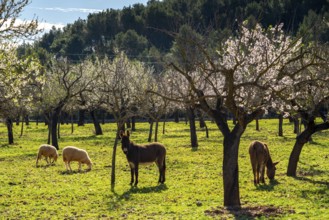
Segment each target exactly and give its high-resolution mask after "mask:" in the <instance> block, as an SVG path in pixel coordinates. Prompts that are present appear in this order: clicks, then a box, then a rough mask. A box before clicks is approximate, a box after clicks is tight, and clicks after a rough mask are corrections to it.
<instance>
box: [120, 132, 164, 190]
mask: <svg viewBox="0 0 329 220" xmlns="http://www.w3.org/2000/svg"><path fill="white" fill-rule="evenodd" d="M120 137H121V143H122V151H123V153H124V154H126V156H127V160H128V163H129V166H130V172H131V182H130V185H132V184H133V183H134V175H135V184H134V185H135V186H137V184H138V165H139V164H148V163H152V162H155V163H156V165H157V166H158V168H159V173H160V176H159V183H164V182H165V171H166V148H165V147H164V146H163V145H162V144H160V143H151V144H147V145H137V144H134V143H133V142H131V141H130V140H129V131H127V134H125V133H124V131H121V132H120Z"/></svg>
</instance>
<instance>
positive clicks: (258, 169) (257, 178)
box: [256, 164, 261, 184]
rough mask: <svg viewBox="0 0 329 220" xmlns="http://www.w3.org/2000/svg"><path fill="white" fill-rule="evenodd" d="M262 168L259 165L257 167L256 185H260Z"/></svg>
mask: <svg viewBox="0 0 329 220" xmlns="http://www.w3.org/2000/svg"><path fill="white" fill-rule="evenodd" d="M260 169H261V167H260V166H259V164H257V165H256V184H259V173H260Z"/></svg>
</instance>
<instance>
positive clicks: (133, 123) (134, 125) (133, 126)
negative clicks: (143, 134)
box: [131, 116, 136, 131]
mask: <svg viewBox="0 0 329 220" xmlns="http://www.w3.org/2000/svg"><path fill="white" fill-rule="evenodd" d="M131 130H132V131H136V117H135V116H133V117H132V118H131Z"/></svg>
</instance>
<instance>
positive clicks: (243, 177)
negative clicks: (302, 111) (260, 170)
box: [0, 120, 329, 219]
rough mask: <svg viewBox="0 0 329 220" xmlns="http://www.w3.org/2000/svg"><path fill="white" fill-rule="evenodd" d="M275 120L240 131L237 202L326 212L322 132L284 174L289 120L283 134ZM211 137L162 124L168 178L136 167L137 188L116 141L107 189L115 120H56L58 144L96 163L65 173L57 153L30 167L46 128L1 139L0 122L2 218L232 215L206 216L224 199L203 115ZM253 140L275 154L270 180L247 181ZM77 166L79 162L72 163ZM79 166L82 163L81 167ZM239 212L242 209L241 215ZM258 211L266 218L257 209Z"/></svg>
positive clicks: (216, 147) (218, 146) (143, 130)
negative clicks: (78, 123)
mask: <svg viewBox="0 0 329 220" xmlns="http://www.w3.org/2000/svg"><path fill="white" fill-rule="evenodd" d="M277 126H278V120H260V129H261V130H260V131H255V124H254V123H252V124H250V125H249V127H248V128H247V131H246V132H245V134H244V135H243V137H242V140H241V144H240V152H239V169H240V170H239V181H240V183H239V184H240V195H241V202H242V206H243V207H258V206H269V207H275V208H280V209H282V210H283V213H282V214H281V215H279V216H270V217H271V218H273V219H275V218H276V219H328V217H329V211H328V210H329V191H328V186H329V175H328V174H329V163H328V157H329V149H328V147H327V146H328V145H329V139H328V138H327V137H328V131H325V132H321V133H319V134H316V135H314V137H313V140H314V143H312V144H307V145H305V146H304V149H303V151H302V154H301V157H300V162H299V164H298V171H297V172H298V176H299V177H298V178H292V177H287V176H286V175H285V172H286V169H287V164H288V159H289V155H290V152H291V150H292V146H293V144H294V141H295V134H293V133H292V130H293V128H292V124H290V123H289V122H288V121H287V120H286V121H284V137H278V136H277ZM208 127H209V129H210V137H209V139H207V138H206V137H205V132H204V131H203V130H201V129H199V130H198V140H199V148H198V150H192V149H191V148H190V139H189V130H188V125H186V124H185V123H183V122H181V123H179V124H176V123H172V122H171V123H167V124H166V133H165V134H164V135H162V134H160V135H159V141H160V142H162V143H164V145H165V146H166V148H167V172H166V177H167V180H166V184H164V185H157V180H158V171H157V169H156V166H155V165H149V166H141V167H140V170H139V171H140V172H139V173H140V175H139V184H138V188H131V187H130V185H129V182H130V171H129V167H128V163H127V161H126V158H125V155H124V154H123V153H122V151H121V146H118V151H117V167H116V178H117V179H116V186H115V190H114V191H111V187H110V171H111V166H110V165H111V155H112V148H113V143H114V133H115V132H114V130H115V127H114V125H113V124H106V125H103V131H104V135H102V136H95V135H93V126H92V125H90V124H87V125H85V126H84V127H75V131H74V133H73V134H71V131H70V126H69V125H62V126H61V129H62V130H61V138H60V140H59V143H60V148H61V149H62V148H63V147H65V146H67V145H74V146H77V147H80V148H84V149H86V150H87V151H88V153H89V156H90V158H91V159H92V161H93V163H94V166H93V170H92V171H91V172H80V173H79V172H73V173H67V172H65V165H64V163H63V161H62V158H61V150H60V151H59V153H60V157H59V159H58V161H57V163H56V164H55V165H54V166H46V162H45V160H42V161H39V165H41V166H40V167H38V168H36V167H35V160H36V154H37V150H38V147H39V146H40V144H43V143H45V142H46V139H47V130H46V129H45V128H46V127H45V126H44V125H43V124H39V125H38V126H36V125H35V123H31V125H30V126H29V127H27V128H25V131H24V135H23V136H22V137H21V138H19V132H20V126H15V128H14V129H15V130H14V131H15V144H14V145H7V144H6V143H7V135H6V129H5V127H4V125H1V126H0V216H1V217H0V219H211V218H213V217H214V218H216V219H221V218H224V219H227V218H228V219H230V218H234V216H233V215H232V214H229V213H228V214H224V215H217V216H213V217H212V216H209V215H206V214H205V212H206V211H207V210H212V209H216V207H218V206H222V205H223V184H222V169H221V167H222V159H223V157H222V154H223V153H222V151H223V148H222V140H223V138H222V135H221V134H220V132H219V131H218V129H217V128H216V126H215V124H213V123H210V122H208ZM161 129H162V127H161V126H160V130H161ZM147 137H148V124H147V123H138V124H137V131H136V132H134V133H132V135H131V140H133V141H134V142H135V143H146V142H147ZM255 139H258V140H260V141H264V142H266V143H267V144H268V146H269V148H270V152H271V155H272V158H273V160H274V161H280V163H279V164H278V170H277V175H276V181H275V182H274V183H272V184H269V182H268V179H266V182H267V184H266V185H263V186H259V187H255V186H254V184H253V179H252V178H253V177H252V171H251V165H250V161H249V155H248V147H249V143H250V142H251V141H252V140H255ZM71 166H72V169H74V170H77V168H78V164H77V163H72V164H71ZM83 168H87V167H86V166H84V167H83ZM240 217H241V216H240ZM257 218H259V219H265V218H267V217H266V216H265V215H262V214H260V215H259V216H258V217H257Z"/></svg>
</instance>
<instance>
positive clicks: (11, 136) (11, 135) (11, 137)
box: [6, 118, 14, 144]
mask: <svg viewBox="0 0 329 220" xmlns="http://www.w3.org/2000/svg"><path fill="white" fill-rule="evenodd" d="M6 126H7V131H8V143H9V144H14V133H13V122H12V120H11V119H10V118H6Z"/></svg>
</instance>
